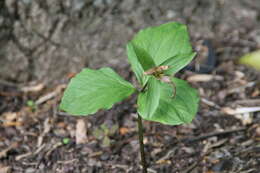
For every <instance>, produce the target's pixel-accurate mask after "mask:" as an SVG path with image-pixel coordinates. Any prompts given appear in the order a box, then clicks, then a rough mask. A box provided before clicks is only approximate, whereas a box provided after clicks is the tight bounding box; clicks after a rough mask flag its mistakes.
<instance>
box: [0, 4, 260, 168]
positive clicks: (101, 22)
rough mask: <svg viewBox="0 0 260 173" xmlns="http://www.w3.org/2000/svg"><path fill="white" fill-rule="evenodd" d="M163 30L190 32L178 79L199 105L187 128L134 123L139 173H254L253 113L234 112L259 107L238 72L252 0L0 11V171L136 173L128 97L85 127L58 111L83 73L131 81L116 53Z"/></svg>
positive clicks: (258, 38) (251, 27)
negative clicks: (173, 26) (147, 32)
mask: <svg viewBox="0 0 260 173" xmlns="http://www.w3.org/2000/svg"><path fill="white" fill-rule="evenodd" d="M169 21H179V22H182V23H185V24H187V25H188V27H189V30H190V35H191V40H192V43H193V46H194V49H195V50H197V51H198V56H197V58H196V60H195V61H194V62H193V64H192V65H190V66H189V68H186V70H183V71H181V72H180V73H178V74H177V77H179V78H181V79H185V80H188V81H189V83H190V84H191V85H192V86H193V87H195V88H197V89H198V90H199V93H200V98H201V102H200V108H199V112H198V114H197V116H196V118H195V119H194V120H193V122H192V123H191V124H187V125H181V126H167V125H162V124H159V123H154V122H148V121H144V127H145V134H144V143H145V152H146V154H147V161H148V165H149V172H151V173H153V172H154V173H155V172H158V173H159V172H163V173H188V172H191V173H201V172H203V173H230V172H237V173H246V172H247V173H259V172H260V125H259V124H260V113H259V111H258V112H257V111H253V112H250V113H239V112H238V111H240V110H241V108H252V107H259V105H260V83H259V81H260V72H259V71H256V70H254V69H251V68H249V67H245V66H242V65H239V64H237V59H238V58H239V57H241V56H242V55H243V54H245V53H248V52H250V51H254V50H257V49H259V48H260V30H259V28H260V24H259V23H260V22H259V21H260V2H259V1H258V0H247V1H243V0H229V1H225V0H216V1H206V0H182V1H171V0H162V1H156V0H141V1H138V0H124V1H120V0H86V1H84V0H75V1H69V0H56V1H52V0H46V1H41V0H36V1H31V0H21V1H15V0H4V1H1V2H0V28H1V29H0V47H1V48H0V54H1V58H0V65H1V68H0V173H2V172H3V173H6V172H13V173H35V172H37V173H47V172H48V173H49V172H50V173H52V172H53V173H56V172H57V173H58V172H61V173H81V172H86V173H103V172H104V173H110V172H111V173H121V172H129V173H136V172H141V166H140V155H139V144H138V136H137V115H136V105H135V102H136V96H133V97H131V98H128V99H127V100H125V101H123V102H122V103H118V104H116V105H115V106H114V107H113V108H112V109H110V110H102V111H99V112H98V113H96V114H95V115H93V116H88V117H72V116H69V115H68V114H66V113H64V112H61V111H60V110H59V108H58V106H59V103H60V99H61V97H62V94H63V91H64V89H65V87H66V84H67V83H68V82H69V79H70V78H71V77H72V76H73V75H74V74H75V73H76V72H79V71H80V70H81V69H82V68H84V67H89V68H100V67H103V66H110V67H112V68H114V69H115V70H116V71H117V72H118V73H119V74H120V75H122V76H123V77H124V78H125V79H126V80H128V81H131V82H133V83H136V79H135V77H134V74H133V73H132V72H131V70H130V66H129V65H128V63H127V57H126V51H125V45H126V43H127V42H128V41H129V40H130V39H131V38H132V36H133V35H134V34H135V33H136V32H137V31H138V30H139V29H141V28H145V27H147V26H155V25H159V24H162V23H165V22H169ZM201 47H204V48H205V47H206V49H201ZM205 50H206V52H205ZM198 66H200V67H201V68H200V69H198V68H197V67H198ZM204 67H207V68H204ZM201 74H203V75H201ZM198 75H200V76H198ZM82 121H83V122H84V123H83V127H82V126H80V125H79V124H80V122H81V124H82ZM84 125H85V126H84ZM106 131H110V133H107V132H106ZM80 132H84V134H83V136H81V138H80V139H81V141H79V136H80V135H79V133H80ZM81 135H82V134H81Z"/></svg>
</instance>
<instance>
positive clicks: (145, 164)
mask: <svg viewBox="0 0 260 173" xmlns="http://www.w3.org/2000/svg"><path fill="white" fill-rule="evenodd" d="M138 134H139V144H140V154H141V162H142V166H143V173H147V163H146V159H145V153H144V142H143V138H144V137H143V123H142V117H141V116H140V115H139V114H138Z"/></svg>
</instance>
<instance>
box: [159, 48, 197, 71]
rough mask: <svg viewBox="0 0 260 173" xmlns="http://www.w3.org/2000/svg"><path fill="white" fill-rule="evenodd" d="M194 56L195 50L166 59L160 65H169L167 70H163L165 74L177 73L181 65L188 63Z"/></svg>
mask: <svg viewBox="0 0 260 173" xmlns="http://www.w3.org/2000/svg"><path fill="white" fill-rule="evenodd" d="M195 56H196V53H195V52H193V53H190V54H179V55H176V56H173V57H171V58H169V59H167V60H166V61H164V62H163V63H162V64H161V65H168V66H170V68H169V69H168V70H167V71H165V74H168V75H173V74H174V73H177V72H178V71H179V70H181V69H182V68H183V67H185V66H186V65H188V64H189V63H190V62H191V61H192V59H193V58H194V57H195Z"/></svg>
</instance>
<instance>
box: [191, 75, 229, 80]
mask: <svg viewBox="0 0 260 173" xmlns="http://www.w3.org/2000/svg"><path fill="white" fill-rule="evenodd" d="M212 80H224V78H223V76H218V75H210V74H195V75H192V76H189V77H188V78H187V81H189V82H209V81H212Z"/></svg>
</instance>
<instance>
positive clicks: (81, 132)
mask: <svg viewBox="0 0 260 173" xmlns="http://www.w3.org/2000/svg"><path fill="white" fill-rule="evenodd" d="M87 141H88V138H87V128H86V124H85V121H84V120H83V119H78V120H77V125H76V144H84V143H86V142H87Z"/></svg>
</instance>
